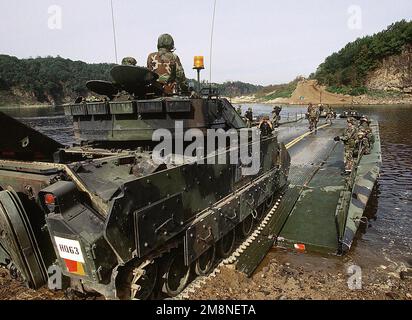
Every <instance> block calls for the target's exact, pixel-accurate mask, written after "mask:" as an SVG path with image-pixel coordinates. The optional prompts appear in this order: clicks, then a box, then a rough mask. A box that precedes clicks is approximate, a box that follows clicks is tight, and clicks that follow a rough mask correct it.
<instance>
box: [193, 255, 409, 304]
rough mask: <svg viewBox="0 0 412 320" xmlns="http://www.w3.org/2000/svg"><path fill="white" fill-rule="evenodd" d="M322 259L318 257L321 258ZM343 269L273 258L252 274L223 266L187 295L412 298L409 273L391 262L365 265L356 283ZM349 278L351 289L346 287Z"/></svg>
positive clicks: (284, 297) (356, 298)
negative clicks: (367, 266)
mask: <svg viewBox="0 0 412 320" xmlns="http://www.w3.org/2000/svg"><path fill="white" fill-rule="evenodd" d="M320 259H321V258H320ZM349 277H350V275H348V274H347V273H346V270H345V269H342V270H340V269H339V268H336V267H329V268H327V267H325V268H322V269H318V268H316V267H314V266H313V264H311V263H308V262H307V261H306V260H304V262H297V261H296V259H287V260H284V261H282V259H278V258H272V259H270V260H269V261H267V263H266V266H265V267H263V268H262V269H260V271H258V272H256V273H255V275H253V276H252V277H251V278H247V277H246V276H245V275H244V274H242V273H239V272H237V271H235V270H233V269H231V268H227V267H226V268H223V269H222V271H221V273H220V274H219V275H218V276H217V277H215V278H213V279H211V280H210V281H209V282H207V283H206V285H205V286H204V287H202V288H201V289H200V290H199V291H196V293H194V294H192V295H191V296H190V299H218V300H220V299H223V300H229V299H235V300H237V299H251V300H302V299H304V300H312V299H313V300H364V299H365V300H412V273H411V272H409V273H408V272H406V271H399V270H396V268H394V267H393V266H381V267H377V268H373V269H364V270H363V272H362V277H361V281H360V282H358V283H360V284H361V286H357V284H358V283H356V282H353V281H351V280H350V279H349ZM348 280H349V281H350V282H351V284H354V286H352V289H350V288H349V287H348Z"/></svg>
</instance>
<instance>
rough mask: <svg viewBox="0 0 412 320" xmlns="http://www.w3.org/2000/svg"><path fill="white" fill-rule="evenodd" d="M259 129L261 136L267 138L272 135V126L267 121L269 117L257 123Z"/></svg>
mask: <svg viewBox="0 0 412 320" xmlns="http://www.w3.org/2000/svg"><path fill="white" fill-rule="evenodd" d="M259 129H260V132H261V134H262V136H268V135H270V134H272V131H273V125H272V123H271V122H270V120H269V116H265V117H263V119H262V120H261V121H260V123H259Z"/></svg>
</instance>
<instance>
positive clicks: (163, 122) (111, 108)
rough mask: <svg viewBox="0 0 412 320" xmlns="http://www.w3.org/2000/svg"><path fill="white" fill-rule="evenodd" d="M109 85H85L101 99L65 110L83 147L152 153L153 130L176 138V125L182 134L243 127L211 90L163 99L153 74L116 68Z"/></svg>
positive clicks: (106, 82)
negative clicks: (137, 149)
mask: <svg viewBox="0 0 412 320" xmlns="http://www.w3.org/2000/svg"><path fill="white" fill-rule="evenodd" d="M110 74H111V76H112V78H113V82H108V81H99V80H93V81H89V82H87V87H88V88H89V90H91V91H93V92H95V93H97V94H99V95H100V96H103V97H102V98H97V99H93V101H91V100H86V99H82V98H81V99H77V100H76V102H75V103H73V104H69V105H66V106H65V114H66V115H68V116H71V117H72V118H73V126H74V132H75V136H76V138H77V139H78V141H79V142H80V143H81V144H88V145H94V146H96V145H98V146H100V147H119V148H128V147H135V146H142V147H148V148H150V147H152V135H153V132H154V131H155V130H157V129H160V128H162V129H168V130H170V131H171V132H172V133H173V132H174V128H175V122H176V121H179V120H180V121H182V122H183V130H188V129H191V128H197V129H200V130H202V131H205V130H206V129H208V128H222V129H230V128H234V129H240V128H243V127H244V126H245V124H244V122H243V120H242V119H241V117H240V116H239V114H238V113H237V112H236V111H235V109H234V108H233V106H232V105H231V104H230V103H229V102H228V101H227V100H226V99H221V98H219V96H218V93H217V92H216V91H215V90H211V89H204V90H202V91H200V92H199V93H196V94H190V93H180V94H176V95H172V96H170V95H165V94H164V92H163V91H162V87H161V86H160V85H159V83H158V82H157V81H156V80H157V78H158V77H157V74H156V73H154V72H152V71H150V70H149V69H147V68H143V67H135V66H124V65H122V66H115V67H114V68H113V69H112V70H111V71H110Z"/></svg>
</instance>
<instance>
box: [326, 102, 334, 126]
mask: <svg viewBox="0 0 412 320" xmlns="http://www.w3.org/2000/svg"><path fill="white" fill-rule="evenodd" d="M333 116H334V113H333V109H332V107H331V106H330V105H327V106H326V120H325V122H328V121H329V122H330V124H332V119H333Z"/></svg>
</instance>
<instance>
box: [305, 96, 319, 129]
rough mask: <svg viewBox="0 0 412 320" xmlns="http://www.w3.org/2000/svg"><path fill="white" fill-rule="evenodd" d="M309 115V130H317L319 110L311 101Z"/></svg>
mask: <svg viewBox="0 0 412 320" xmlns="http://www.w3.org/2000/svg"><path fill="white" fill-rule="evenodd" d="M307 117H308V120H309V130H310V131H313V130H314V129H315V130H317V128H318V121H319V110H318V108H316V107H315V106H314V105H313V104H312V103H309V106H308V112H307Z"/></svg>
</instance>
